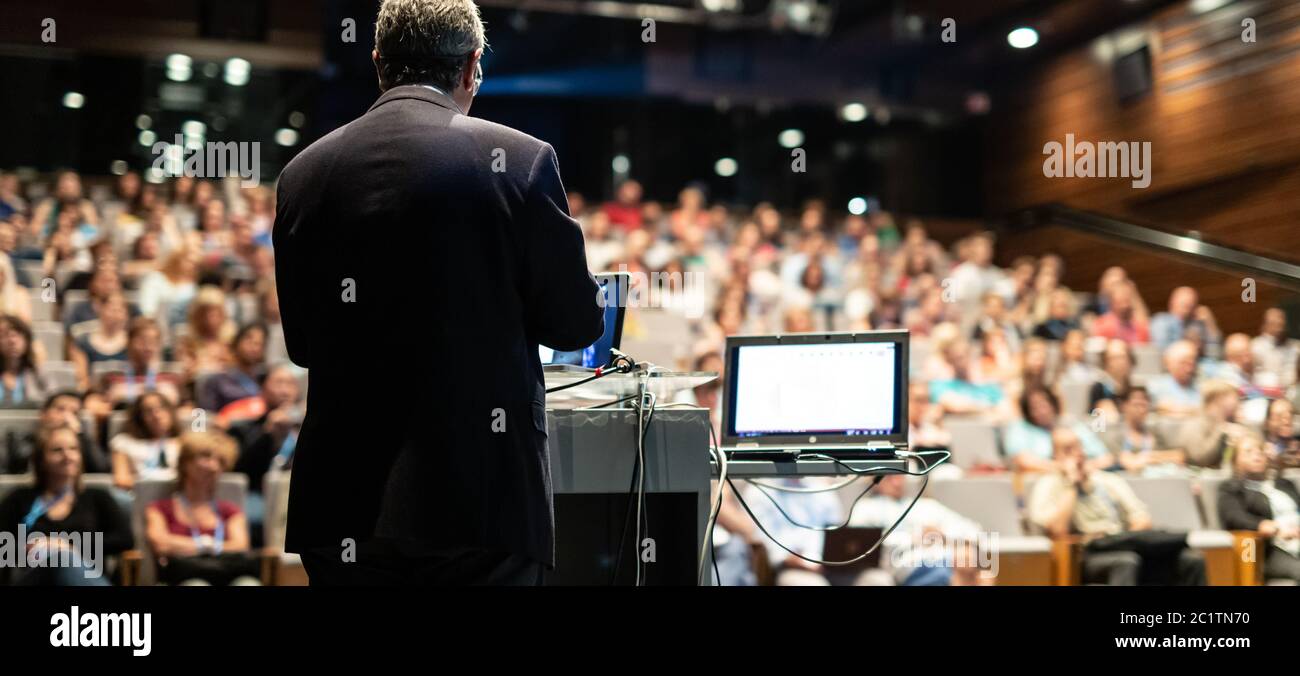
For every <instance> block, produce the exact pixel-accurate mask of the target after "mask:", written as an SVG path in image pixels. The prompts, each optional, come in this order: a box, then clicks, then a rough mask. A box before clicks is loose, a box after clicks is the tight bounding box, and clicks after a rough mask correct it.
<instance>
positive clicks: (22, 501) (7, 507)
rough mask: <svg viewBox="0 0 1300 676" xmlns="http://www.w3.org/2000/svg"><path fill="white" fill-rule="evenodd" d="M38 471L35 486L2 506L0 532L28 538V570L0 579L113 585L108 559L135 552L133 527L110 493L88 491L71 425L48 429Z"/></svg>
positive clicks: (39, 446) (35, 460) (40, 440)
mask: <svg viewBox="0 0 1300 676" xmlns="http://www.w3.org/2000/svg"><path fill="white" fill-rule="evenodd" d="M32 470H33V474H34V476H35V481H34V482H33V484H32V485H31V486H28V487H23V488H18V489H16V490H14V491H12V492H11V493H9V495H7V496H5V498H4V500H3V501H0V530H3V531H5V532H7V533H10V534H12V536H14V537H15V538H17V536H18V535H19V534H20V533H22V534H23V539H24V541H25V544H26V550H25V551H26V557H27V559H26V560H27V562H28V565H27V566H24V567H22V568H13V569H9V568H2V569H0V576H2V575H3V574H4V573H6V572H10V573H12V574H13V577H12V579H10V580H9V581H10V582H12V583H14V584H20V585H64V586H104V585H107V584H108V576H107V574H106V572H105V558H104V557H107V556H112V555H115V554H118V553H120V552H123V551H125V550H127V549H130V548H131V546H132V545H133V539H132V534H131V521H130V518H129V517H128V516H127V514H126V513H124V512H123V511H122V509H121V508H120V507H119V506H118V504H117V502H116V501H115V500H114V499H113V496H112V495H110V494H109V492H108V491H107V490H104V489H102V488H95V487H82V485H81V474H82V461H81V443H80V441H79V439H78V435H77V432H76V431H75V430H73V429H72V427H70V426H68V425H66V424H58V425H53V426H50V427H46V428H44V429H42V430H41V431H40V432H39V433H38V434H37V443H36V451H35V455H34V456H33V457H32ZM50 533H66V534H74V533H75V534H80V536H81V537H80V538H79V542H78V539H69V538H52V537H49V536H48V535H47V534H50ZM92 533H103V540H102V547H97V545H98V543H97V542H96V539H97V538H96V537H95V536H91V535H90V534H92ZM37 562H40V563H47V562H48V563H50V564H59V565H39V564H38V563H37ZM69 563H70V564H71V565H67V564H69ZM34 564H35V565H34Z"/></svg>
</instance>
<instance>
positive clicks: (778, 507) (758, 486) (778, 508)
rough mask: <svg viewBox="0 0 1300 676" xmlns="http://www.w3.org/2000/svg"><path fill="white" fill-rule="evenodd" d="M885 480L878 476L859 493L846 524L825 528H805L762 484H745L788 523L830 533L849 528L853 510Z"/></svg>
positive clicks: (882, 476) (854, 499) (845, 519)
mask: <svg viewBox="0 0 1300 676" xmlns="http://www.w3.org/2000/svg"><path fill="white" fill-rule="evenodd" d="M884 478H885V477H884V475H883V474H878V475H876V476H875V478H874V480H873V481H872V482H871V484H870V485H869V486H867V487H866V488H865V489H863V491H862V492H861V493H858V496H857V497H856V498H853V503H852V504H851V505H849V513H848V516H846V517H844V523H842V524H840V525H838V526H825V527H824V526H805V525H804V524H801V523H799V522H797V521H795V520H794V518H793V517H791V516H790V515H789V514H787V513H786V511H785V509H783V508H782V507H781V505H780V503H778V502H777V501H776V498H773V497H772V496H771V495H769V494H768V492H767V491H765V490H763V487H762V484H758V483H756V482H754V481H752V480H748V479H747V480H746V481H745V483H747V484H750V485H752V486H754V489H755V490H757V491H758V492H759V493H762V494H763V497H765V498H767V499H768V501H770V502H771V503H772V506H773V507H776V511H778V512H780V513H781V516H784V517H785V520H786V521H789V522H790V523H792V524H794V525H795V526H798V527H799V528H803V529H805V530H816V531H822V532H828V531H833V530H839V529H841V528H845V527H847V526H848V525H849V522H850V521H852V520H853V510H854V509H856V508H857V506H858V502H859V501H861V500H862V498H863V497H865V496H866V495H867V493H870V492H871V489H873V488H875V487H876V484H878V483H880V480H881V479H884ZM854 480H855V481H856V480H857V477H854Z"/></svg>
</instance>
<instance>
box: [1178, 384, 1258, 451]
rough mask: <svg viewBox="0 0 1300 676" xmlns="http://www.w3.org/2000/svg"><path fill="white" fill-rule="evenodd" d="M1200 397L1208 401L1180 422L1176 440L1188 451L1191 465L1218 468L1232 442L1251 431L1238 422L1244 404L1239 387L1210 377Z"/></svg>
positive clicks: (1202, 387)
mask: <svg viewBox="0 0 1300 676" xmlns="http://www.w3.org/2000/svg"><path fill="white" fill-rule="evenodd" d="M1201 396H1202V398H1203V399H1204V400H1205V404H1204V406H1203V407H1202V410H1201V413H1200V415H1197V416H1196V417H1193V418H1191V419H1190V420H1187V421H1186V422H1184V423H1183V424H1182V425H1181V427H1180V428H1179V439H1178V440H1177V443H1178V445H1179V446H1180V447H1181V448H1183V449H1184V450H1186V451H1187V464H1188V465H1191V466H1193V467H1209V468H1216V467H1219V466H1221V465H1222V464H1223V459H1224V456H1225V454H1226V452H1227V450H1228V449H1229V448H1231V446H1232V442H1233V441H1234V440H1235V439H1237V438H1238V437H1241V436H1245V435H1247V434H1249V433H1250V432H1249V430H1247V429H1246V428H1245V427H1244V426H1242V425H1240V424H1238V423H1237V422H1236V419H1237V407H1238V406H1239V405H1240V404H1241V395H1239V394H1237V388H1235V387H1233V386H1232V385H1230V384H1228V383H1225V382H1223V381H1222V380H1207V381H1205V383H1204V384H1202V385H1201Z"/></svg>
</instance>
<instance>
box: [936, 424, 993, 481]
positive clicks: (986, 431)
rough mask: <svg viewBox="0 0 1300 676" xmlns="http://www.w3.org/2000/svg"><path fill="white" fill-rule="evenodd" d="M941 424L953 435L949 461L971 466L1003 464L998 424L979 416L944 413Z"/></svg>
mask: <svg viewBox="0 0 1300 676" xmlns="http://www.w3.org/2000/svg"><path fill="white" fill-rule="evenodd" d="M943 427H944V429H946V430H947V431H948V433H949V434H951V435H952V441H951V442H950V446H951V449H950V450H951V451H952V464H954V465H956V466H958V467H960V468H962V469H965V470H969V469H972V468H974V467H1005V466H1006V461H1005V460H1004V459H1003V457H1002V451H1001V447H1000V445H999V442H998V426H997V425H996V424H995V423H993V422H991V421H989V420H986V419H984V418H981V417H978V416H957V415H950V416H945V417H944V419H943Z"/></svg>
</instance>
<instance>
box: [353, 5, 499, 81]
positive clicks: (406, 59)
mask: <svg viewBox="0 0 1300 676" xmlns="http://www.w3.org/2000/svg"><path fill="white" fill-rule="evenodd" d="M486 44H487V41H486V38H485V36H484V30H483V20H482V19H481V18H480V16H479V10H478V5H475V4H474V2H473V0H383V3H382V4H381V5H380V6H379V16H378V17H377V18H376V19H375V51H377V52H379V58H380V62H379V77H380V86H381V87H382V88H383V89H385V90H387V89H390V88H392V87H399V86H402V85H409V84H431V85H434V86H435V87H439V88H441V89H443V90H444V91H446V92H448V93H450V92H452V91H453V90H455V89H456V82H457V79H458V77H459V75H460V73H461V72H462V71H464V69H465V64H466V61H467V60H468V58H469V56H470V55H471V54H472V53H473V52H474V51H475V50H478V49H482V48H483V47H484V46H485V45H486Z"/></svg>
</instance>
